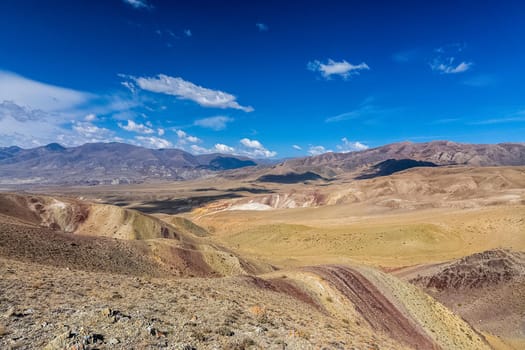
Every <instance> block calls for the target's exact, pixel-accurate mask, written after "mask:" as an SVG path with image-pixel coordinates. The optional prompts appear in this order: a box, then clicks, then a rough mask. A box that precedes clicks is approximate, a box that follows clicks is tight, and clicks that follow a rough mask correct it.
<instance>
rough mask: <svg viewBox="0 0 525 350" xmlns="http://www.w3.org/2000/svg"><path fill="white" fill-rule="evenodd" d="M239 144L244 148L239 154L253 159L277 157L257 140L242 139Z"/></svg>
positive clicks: (275, 153)
mask: <svg viewBox="0 0 525 350" xmlns="http://www.w3.org/2000/svg"><path fill="white" fill-rule="evenodd" d="M240 143H241V145H243V146H244V147H245V148H246V149H244V150H241V152H242V153H243V154H245V155H247V156H250V157H253V158H272V157H275V156H276V155H277V152H274V151H270V150H268V149H266V148H265V147H264V146H263V145H262V143H261V142H259V141H258V140H250V139H248V138H243V139H241V141H240Z"/></svg>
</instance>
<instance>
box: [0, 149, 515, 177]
mask: <svg viewBox="0 0 525 350" xmlns="http://www.w3.org/2000/svg"><path fill="white" fill-rule="evenodd" d="M388 160H390V161H393V160H396V161H401V160H403V161H404V162H411V163H414V164H413V165H412V166H418V165H417V162H429V163H432V164H435V165H468V166H503V165H505V166H508V165H525V145H524V144H519V143H500V144H462V143H455V142H449V141H433V142H428V143H410V142H401V143H394V144H389V145H385V146H381V147H377V148H373V149H368V150H365V151H358V152H350V153H325V154H321V155H318V156H311V157H304V158H294V159H287V160H284V161H283V162H281V163H280V164H278V165H275V166H272V167H269V165H270V164H268V163H265V162H259V161H254V160H252V159H249V158H247V157H240V156H233V155H225V154H219V153H214V154H205V155H193V154H190V153H188V152H185V151H183V150H180V149H156V150H154V149H148V148H143V147H139V146H134V145H129V144H124V143H90V144H84V145H82V146H78V147H72V148H65V147H63V146H61V145H59V144H56V143H52V144H49V145H46V146H42V147H37V148H32V149H22V148H19V147H16V146H12V147H5V148H0V183H3V184H36V183H54V184H62V183H64V184H66V183H67V184H109V183H113V184H115V183H117V184H118V183H140V182H143V181H146V180H150V181H155V180H175V181H177V180H189V179H195V178H199V177H203V176H209V175H211V174H216V173H217V172H220V171H225V170H233V169H238V170H237V172H236V174H237V175H240V176H241V177H244V176H246V175H250V174H252V175H258V176H265V175H268V174H270V175H283V174H289V173H297V174H300V173H308V172H312V173H315V174H317V175H319V176H321V177H325V178H331V177H334V176H336V175H338V174H341V173H345V172H354V171H355V172H362V173H363V174H368V173H369V172H370V171H371V170H374V169H373V166H376V165H377V164H379V163H381V162H385V161H388ZM255 165H260V167H259V168H258V170H256V171H255V173H257V174H255V173H253V170H249V171H248V172H247V171H246V170H245V169H240V168H244V167H249V166H255ZM261 167H262V169H261ZM371 167H372V168H371ZM265 168H266V169H265Z"/></svg>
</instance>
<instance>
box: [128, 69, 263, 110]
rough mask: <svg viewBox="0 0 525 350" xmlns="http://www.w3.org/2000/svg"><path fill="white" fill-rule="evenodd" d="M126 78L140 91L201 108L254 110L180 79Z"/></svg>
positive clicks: (220, 93)
mask: <svg viewBox="0 0 525 350" xmlns="http://www.w3.org/2000/svg"><path fill="white" fill-rule="evenodd" d="M127 78H129V79H131V80H132V81H133V82H134V83H135V84H136V85H137V86H138V87H139V88H141V89H142V90H146V91H150V92H155V93H160V94H166V95H172V96H176V97H177V98H179V99H183V100H191V101H194V102H196V103H198V104H199V105H201V106H203V107H212V108H222V109H226V108H233V109H239V110H242V111H244V112H252V111H253V110H254V109H253V107H251V106H241V105H240V104H239V103H238V102H237V97H235V96H234V95H232V94H229V93H227V92H223V91H220V90H213V89H208V88H205V87H202V86H199V85H196V84H194V83H192V82H189V81H186V80H184V79H182V78H180V77H170V76H168V75H165V74H159V75H157V76H156V77H133V76H128V77H127ZM128 82H129V81H128Z"/></svg>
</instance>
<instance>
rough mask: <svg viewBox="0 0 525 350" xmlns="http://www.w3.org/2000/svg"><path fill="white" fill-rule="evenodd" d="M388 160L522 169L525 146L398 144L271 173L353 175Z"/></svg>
mask: <svg viewBox="0 0 525 350" xmlns="http://www.w3.org/2000/svg"><path fill="white" fill-rule="evenodd" d="M389 159H395V160H400V159H412V160H415V161H424V162H431V163H434V164H436V165H469V166H500V165H525V144H520V143H500V144H464V143H456V142H450V141H433V142H427V143H412V142H400V143H393V144H389V145H385V146H381V147H377V148H372V149H368V150H365V151H360V152H349V153H325V154H321V155H318V156H313V157H306V158H297V159H290V160H287V161H285V162H283V163H282V164H280V165H279V166H276V167H275V168H274V169H275V170H276V171H277V172H279V170H283V171H284V169H285V170H286V171H287V172H289V171H294V172H297V173H301V172H305V171H313V172H315V173H318V174H320V175H323V176H334V175H336V174H339V173H342V172H348V171H356V170H360V169H361V168H366V167H369V166H372V165H375V164H377V163H380V162H384V161H386V160H389Z"/></svg>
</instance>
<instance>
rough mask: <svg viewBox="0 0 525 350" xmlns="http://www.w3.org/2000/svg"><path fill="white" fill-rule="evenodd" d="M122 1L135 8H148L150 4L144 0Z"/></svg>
mask: <svg viewBox="0 0 525 350" xmlns="http://www.w3.org/2000/svg"><path fill="white" fill-rule="evenodd" d="M122 1H124V3H126V4H128V5H130V6H131V7H133V8H136V9H149V8H151V5H150V4H148V2H147V1H146V0H122Z"/></svg>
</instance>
